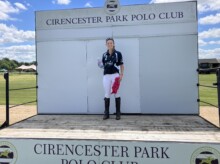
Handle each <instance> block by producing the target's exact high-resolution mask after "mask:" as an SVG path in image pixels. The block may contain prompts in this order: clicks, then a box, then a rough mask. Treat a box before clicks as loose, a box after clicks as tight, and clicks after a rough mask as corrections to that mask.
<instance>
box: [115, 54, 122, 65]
mask: <svg viewBox="0 0 220 164" xmlns="http://www.w3.org/2000/svg"><path fill="white" fill-rule="evenodd" d="M122 64H124V62H123V57H122V54H121V52H119V53H118V61H117V63H116V65H117V66H119V65H122Z"/></svg>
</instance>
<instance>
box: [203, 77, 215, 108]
mask: <svg viewBox="0 0 220 164" xmlns="http://www.w3.org/2000/svg"><path fill="white" fill-rule="evenodd" d="M216 82H217V79H216V74H208V75H206V74H201V75H199V83H200V84H201V85H208V86H213V85H212V84H213V83H216ZM199 94H200V100H201V101H206V102H209V103H211V104H214V105H215V106H218V99H217V98H218V94H217V89H212V88H206V87H200V88H199ZM200 105H201V106H204V105H206V106H208V105H207V104H204V103H200Z"/></svg>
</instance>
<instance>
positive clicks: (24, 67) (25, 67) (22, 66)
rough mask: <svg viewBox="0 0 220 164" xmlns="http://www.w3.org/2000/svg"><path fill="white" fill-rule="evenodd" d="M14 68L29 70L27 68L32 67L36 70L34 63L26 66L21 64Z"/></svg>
mask: <svg viewBox="0 0 220 164" xmlns="http://www.w3.org/2000/svg"><path fill="white" fill-rule="evenodd" d="M16 69H21V70H29V69H33V70H35V71H36V70H37V69H36V66H35V65H30V66H26V65H21V66H20V67H18V68H16Z"/></svg>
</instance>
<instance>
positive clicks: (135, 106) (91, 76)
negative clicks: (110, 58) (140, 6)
mask: <svg viewBox="0 0 220 164" xmlns="http://www.w3.org/2000/svg"><path fill="white" fill-rule="evenodd" d="M115 43H116V49H117V50H118V51H121V52H122V55H123V58H124V63H125V75H124V79H123V81H122V83H121V88H120V91H121V97H122V112H123V113H140V96H139V95H140V86H139V41H138V39H115ZM106 50H107V49H106V46H105V40H104V39H103V40H91V41H88V44H87V71H88V108H89V113H103V112H104V100H103V99H104V89H103V83H102V77H103V69H100V68H98V67H97V58H101V57H102V54H103V53H104V52H105V51H106ZM110 113H115V100H114V96H113V95H112V97H111V104H110Z"/></svg>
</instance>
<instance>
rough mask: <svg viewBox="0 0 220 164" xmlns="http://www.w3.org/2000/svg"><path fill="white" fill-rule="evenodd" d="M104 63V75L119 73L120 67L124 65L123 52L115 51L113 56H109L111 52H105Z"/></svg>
mask: <svg viewBox="0 0 220 164" xmlns="http://www.w3.org/2000/svg"><path fill="white" fill-rule="evenodd" d="M102 63H103V66H104V75H106V74H114V73H119V67H118V66H120V65H122V64H123V58H122V54H121V52H119V51H116V50H114V52H113V53H112V55H110V54H109V51H107V52H105V53H104V54H103V56H102Z"/></svg>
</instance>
